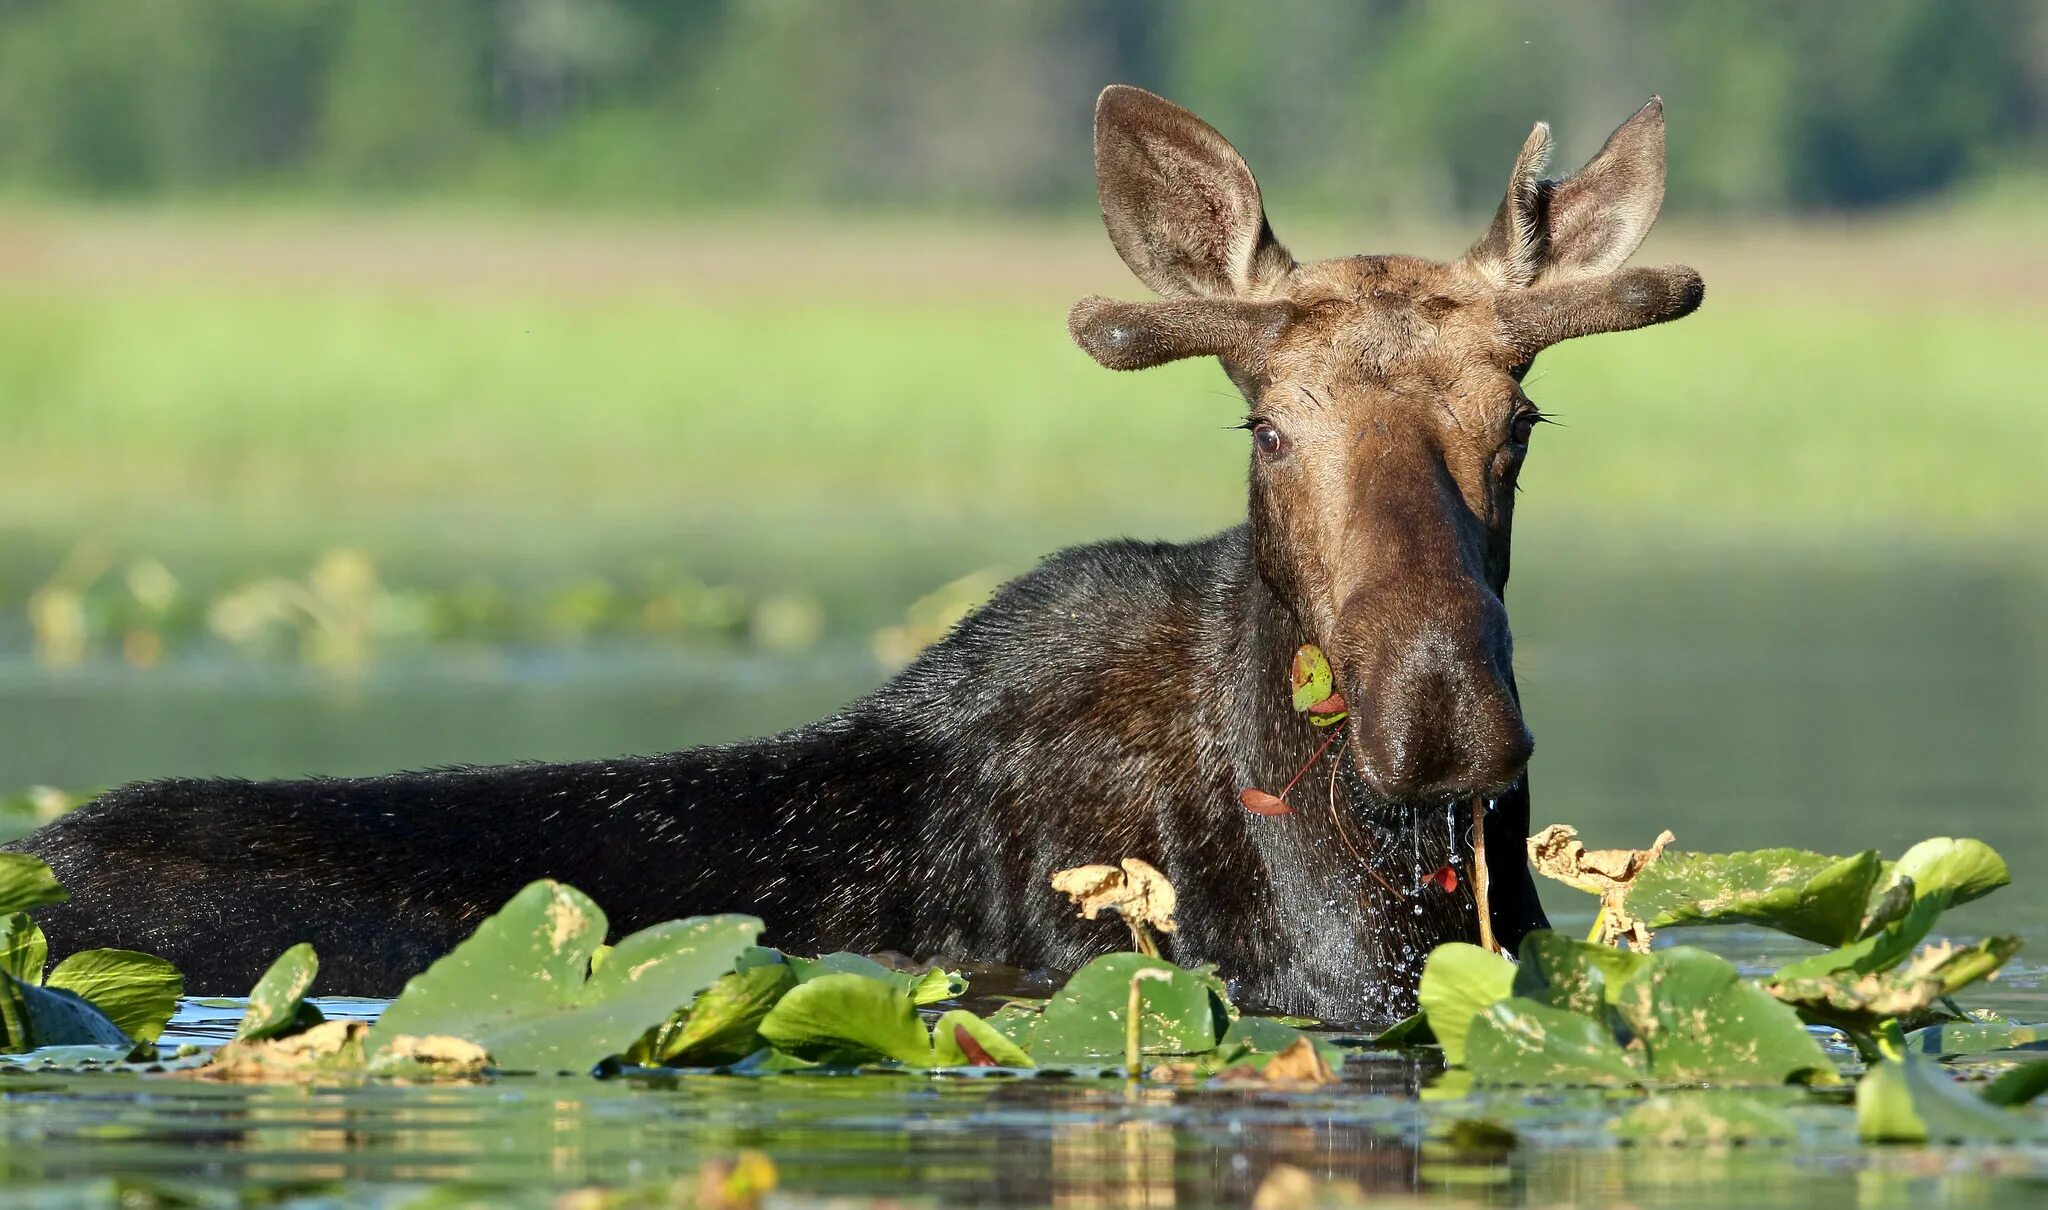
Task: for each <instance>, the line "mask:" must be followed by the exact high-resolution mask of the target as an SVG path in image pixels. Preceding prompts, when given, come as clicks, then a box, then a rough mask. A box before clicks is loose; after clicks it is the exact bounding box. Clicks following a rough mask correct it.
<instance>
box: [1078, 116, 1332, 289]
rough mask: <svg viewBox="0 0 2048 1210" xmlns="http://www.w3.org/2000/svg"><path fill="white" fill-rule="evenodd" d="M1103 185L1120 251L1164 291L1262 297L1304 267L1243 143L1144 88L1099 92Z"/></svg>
mask: <svg viewBox="0 0 2048 1210" xmlns="http://www.w3.org/2000/svg"><path fill="white" fill-rule="evenodd" d="M1095 191H1096V195H1097V196H1098V197H1099V198H1100V200H1101V202H1102V221H1103V225H1104V226H1106V227H1108V228H1109V238H1110V242H1111V243H1113V244H1115V245H1116V250H1117V254H1118V255H1120V256H1122V257H1123V259H1124V264H1126V265H1129V266H1130V269H1131V272H1133V273H1135V274H1137V275H1138V280H1140V281H1142V282H1144V283H1145V284H1146V285H1148V286H1150V287H1152V288H1153V289H1154V290H1156V291H1158V292H1159V293H1160V295H1162V296H1163V297H1166V298H1228V297H1239V298H1244V297H1259V296H1262V295H1264V294H1266V293H1268V292H1269V291H1270V290H1271V289H1272V287H1273V286H1274V285H1275V284H1277V283H1278V282H1279V280H1280V279H1281V278H1283V277H1285V276H1286V275H1287V274H1288V273H1290V272H1292V271H1293V269H1294V258H1293V257H1291V256H1289V255H1288V254H1287V249H1285V248H1283V247H1281V246H1280V242H1279V241H1278V240H1276V239H1274V238H1273V229H1272V228H1271V227H1270V226H1268V225H1267V223H1266V211H1265V206H1264V205H1263V203H1262V202H1261V201H1260V199H1259V185H1258V182H1257V181H1255V180H1253V179H1252V172H1251V169H1250V168H1248V167H1246V166H1245V162H1244V159H1243V157H1241V156H1239V155H1238V154H1237V149H1236V148H1234V147H1232V146H1231V145H1230V143H1229V142H1228V141H1227V140H1226V139H1224V137H1223V136H1222V135H1220V134H1218V133H1216V130H1215V128H1214V127H1211V126H1210V125H1209V124H1208V123H1207V122H1204V121H1203V120H1202V119H1200V118H1198V117H1196V116H1195V115H1194V114H1191V113H1189V112H1188V111H1187V110H1185V109H1182V108H1181V107H1180V106H1178V105H1175V104H1174V103H1173V102H1171V101H1168V100H1166V99H1164V98H1162V97H1157V96H1154V95H1153V94H1151V93H1149V92H1146V91H1145V90H1144V89H1142V88H1132V87H1130V86H1129V85H1125V84H1112V85H1110V86H1109V87H1108V88H1105V89H1103V90H1102V96H1101V97H1099V98H1098V99H1097V100H1096V102H1095Z"/></svg>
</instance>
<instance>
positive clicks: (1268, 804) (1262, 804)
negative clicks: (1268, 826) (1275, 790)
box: [1237, 790, 1294, 815]
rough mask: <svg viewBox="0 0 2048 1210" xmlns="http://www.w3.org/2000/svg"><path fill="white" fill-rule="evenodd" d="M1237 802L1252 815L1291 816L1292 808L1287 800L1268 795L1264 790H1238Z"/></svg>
mask: <svg viewBox="0 0 2048 1210" xmlns="http://www.w3.org/2000/svg"><path fill="white" fill-rule="evenodd" d="M1237 801H1238V803H1239V804H1240V805H1241V806H1243V807H1244V809H1245V810H1247V811H1250V812H1251V813H1252V814H1254V815H1292V814H1294V808H1293V807H1290V806H1288V805H1287V800H1286V799H1283V798H1279V797H1277V796H1275V795H1272V794H1268V793H1266V792H1265V791H1264V790H1239V791H1238V792H1237Z"/></svg>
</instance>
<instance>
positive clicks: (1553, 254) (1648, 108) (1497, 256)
mask: <svg viewBox="0 0 2048 1210" xmlns="http://www.w3.org/2000/svg"><path fill="white" fill-rule="evenodd" d="M1549 158H1550V128H1549V127H1548V126H1545V125H1544V124H1542V123H1540V122H1539V123H1537V125H1536V129H1535V130H1533V131H1531V132H1530V135H1529V139H1528V141H1527V142H1526V143H1524V144H1523V145H1522V153H1521V154H1520V155H1519V156H1517V157H1515V168H1514V172H1513V174H1512V175H1511V176H1510V178H1509V180H1508V193H1507V197H1505V198H1503V199H1502V200H1501V204H1500V210H1499V211H1498V212H1496V213H1495V215H1494V218H1493V226H1492V227H1490V228H1488V230H1487V232H1486V236H1485V238H1483V239H1481V240H1480V241H1479V243H1478V244H1477V245H1476V246H1474V247H1473V249H1472V251H1471V252H1470V253H1469V254H1468V255H1467V257H1466V260H1467V263H1469V264H1471V265H1473V266H1474V267H1475V268H1477V269H1478V270H1479V271H1480V272H1481V273H1482V274H1483V275H1485V276H1486V277H1487V278H1488V279H1490V280H1491V281H1493V283H1494V284H1495V285H1496V286H1499V287H1501V288H1504V289H1519V288H1521V287H1525V286H1534V285H1546V286H1548V285H1556V284H1559V283H1562V282H1567V281H1572V280H1576V279H1580V278H1587V277H1598V276H1602V275H1605V274H1608V273H1612V272H1614V271H1615V270H1616V269H1619V268H1621V266H1622V264H1623V263H1624V262H1626V261H1627V260H1628V258H1629V257H1630V256H1632V255H1634V254H1635V250H1636V249H1637V248H1639V247H1641V246H1642V242H1643V237H1644V236H1647V235H1648V234H1649V233H1650V225H1651V224H1652V223H1655V222H1656V221H1657V211H1658V209H1659V208H1660V207H1662V206H1663V204H1664V102H1663V101H1661V100H1659V99H1658V98H1656V97H1652V98H1650V103H1649V104H1647V105H1645V106H1643V107H1642V108H1641V109H1639V110H1637V111H1636V113H1635V116H1634V117H1632V118H1630V119H1629V120H1628V121H1626V122H1623V123H1622V124H1621V126H1620V127H1619V128H1618V129H1617V130H1615V132H1614V133H1613V134H1612V135H1609V136H1608V138H1607V144H1606V146H1604V147H1602V148H1601V149H1600V154H1598V155H1596V156H1594V157H1593V158H1592V159H1591V160H1590V161H1588V162H1587V164H1586V166H1585V167H1584V168H1581V169H1579V170H1578V171H1577V172H1575V173H1573V174H1572V175H1570V176H1568V177H1566V178H1564V179H1563V180H1561V181H1546V180H1542V179H1539V178H1540V177H1541V176H1542V173H1543V167H1544V163H1545V161H1547V160H1548V159H1549Z"/></svg>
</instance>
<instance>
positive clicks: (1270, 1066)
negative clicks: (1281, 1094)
mask: <svg viewBox="0 0 2048 1210" xmlns="http://www.w3.org/2000/svg"><path fill="white" fill-rule="evenodd" d="M1215 1078H1216V1079H1217V1080H1218V1081H1220V1082H1222V1083H1225V1084H1268V1085H1279V1086H1284V1087H1295V1088H1298V1087H1303V1086H1315V1085H1321V1084H1334V1083H1336V1082H1337V1071H1336V1068H1335V1067H1333V1066H1332V1065H1331V1063H1330V1061H1329V1058H1328V1056H1327V1055H1326V1054H1325V1053H1324V1052H1323V1051H1322V1049H1321V1048H1319V1047H1317V1046H1316V1044H1315V1043H1314V1041H1313V1040H1311V1039H1310V1038H1308V1037H1307V1036H1306V1035H1304V1036H1302V1037H1300V1038H1297V1039H1295V1040H1294V1041H1293V1042H1292V1043H1290V1044H1289V1045H1288V1046H1287V1047H1286V1048H1285V1049H1283V1050H1281V1051H1279V1052H1278V1053H1275V1054H1261V1053H1258V1052H1253V1053H1252V1054H1251V1055H1250V1056H1248V1057H1247V1058H1246V1059H1244V1060H1242V1061H1240V1062H1237V1063H1232V1064H1230V1065H1228V1066H1226V1067H1224V1068H1223V1069H1222V1070H1220V1071H1218V1072H1217V1073H1216V1076H1215Z"/></svg>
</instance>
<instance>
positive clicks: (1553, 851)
mask: <svg viewBox="0 0 2048 1210" xmlns="http://www.w3.org/2000/svg"><path fill="white" fill-rule="evenodd" d="M1674 839H1676V838H1675V837H1673V836H1672V834H1671V832H1670V830H1669V829H1666V830H1665V831H1662V832H1659V833H1658V834H1657V839H1656V840H1655V841H1654V842H1653V843H1652V844H1651V845H1650V847H1649V848H1647V849H1589V848H1587V847H1586V846H1585V845H1583V844H1581V843H1580V842H1579V830H1578V829H1577V828H1574V827H1572V826H1571V825H1570V824H1562V823H1554V824H1551V825H1550V826H1549V827H1547V828H1545V829H1543V830H1542V831H1541V832H1538V833H1536V834H1535V835H1534V836H1531V837H1530V838H1529V863H1530V864H1531V865H1533V866H1535V867H1536V872H1537V873H1538V874H1541V875H1543V876H1544V877H1545V878H1554V879H1556V880H1557V881H1559V882H1562V883H1564V884H1565V885H1567V886H1574V887H1577V888H1579V889H1580V890H1582V891H1585V892H1586V893H1588V894H1591V895H1598V896H1599V897H1600V936H1599V941H1600V943H1601V944H1602V945H1614V944H1616V943H1618V942H1621V941H1627V942H1628V944H1629V947H1630V948H1631V949H1634V950H1636V951H1637V952H1638V953H1643V952H1647V951H1648V950H1649V948H1650V930H1649V929H1648V928H1647V927H1645V926H1644V925H1643V923H1642V922H1641V921H1639V920H1634V919H1631V918H1630V917H1629V915H1628V913H1627V911H1626V910H1624V907H1623V903H1622V900H1623V897H1624V896H1626V895H1627V894H1628V887H1629V884H1630V883H1631V882H1634V881H1635V879H1636V876H1637V875H1638V874H1641V873H1642V872H1643V871H1644V870H1646V869H1648V868H1649V867H1650V865H1651V863H1653V862H1655V861H1656V860H1657V858H1658V856H1659V855H1661V854H1662V853H1663V852H1664V847H1665V846H1666V845H1668V844H1670V843H1671V842H1672V841H1673V840H1674Z"/></svg>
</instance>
